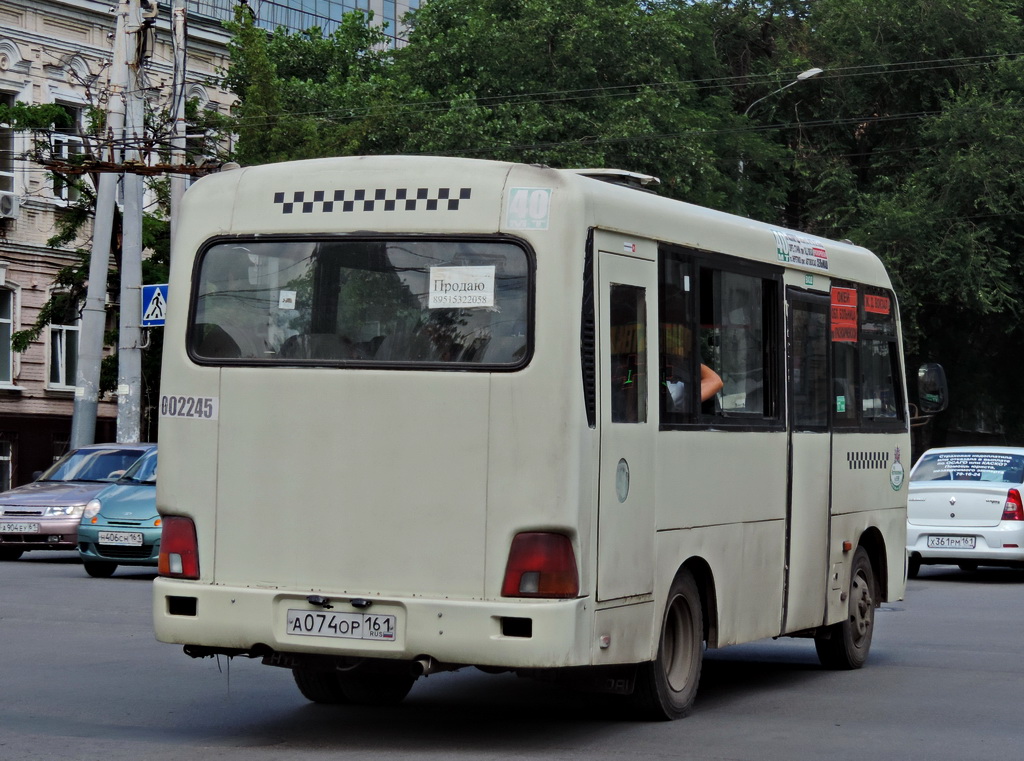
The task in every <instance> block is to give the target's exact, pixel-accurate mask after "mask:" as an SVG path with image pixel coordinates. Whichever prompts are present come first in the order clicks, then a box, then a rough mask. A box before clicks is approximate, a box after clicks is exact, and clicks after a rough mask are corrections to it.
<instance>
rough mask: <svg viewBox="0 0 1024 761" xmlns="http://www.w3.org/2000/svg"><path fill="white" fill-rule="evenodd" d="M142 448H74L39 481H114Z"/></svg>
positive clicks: (135, 458)
mask: <svg viewBox="0 0 1024 761" xmlns="http://www.w3.org/2000/svg"><path fill="white" fill-rule="evenodd" d="M145 451H146V450H144V449H76V450H75V451H74V452H71V453H69V454H67V455H65V456H64V457H62V458H61V459H60V460H58V461H57V462H56V463H54V465H53V466H52V467H51V468H50V469H49V470H47V471H46V472H45V473H43V475H41V476H40V477H39V480H40V481H114V480H116V479H118V478H120V477H121V476H123V475H124V474H125V471H127V470H128V468H129V467H131V465H132V464H133V463H134V462H135V461H136V460H138V459H139V456H140V455H141V454H142V453H143V452H145Z"/></svg>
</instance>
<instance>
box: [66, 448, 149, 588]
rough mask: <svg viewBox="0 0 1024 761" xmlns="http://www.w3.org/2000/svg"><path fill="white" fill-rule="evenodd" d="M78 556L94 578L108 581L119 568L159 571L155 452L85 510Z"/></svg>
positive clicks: (137, 464) (79, 534) (137, 462)
mask: <svg viewBox="0 0 1024 761" xmlns="http://www.w3.org/2000/svg"><path fill="white" fill-rule="evenodd" d="M78 555H79V557H81V558H82V563H83V564H84V565H85V571H86V573H88V574H89V575H90V576H96V577H100V578H106V577H107V576H110V575H111V574H113V573H114V571H116V570H117V567H118V566H119V565H137V566H153V567H156V565H157V561H158V559H159V556H160V516H159V514H157V511H156V449H155V448H154V449H152V450H150V451H149V452H147V453H146V454H145V455H143V456H142V457H140V458H139V459H138V461H136V462H135V464H134V465H132V466H131V467H130V468H128V470H126V471H125V473H124V475H123V476H122V477H121V478H120V479H119V480H118V481H116V482H114V483H113V484H111V485H110V486H108V487H107V488H105V489H104V490H103V491H101V492H100V493H99V494H97V495H96V497H95V498H94V499H93V500H92V501H90V502H89V503H88V504H87V505H86V506H85V512H84V513H83V515H82V523H81V525H80V526H79V527H78Z"/></svg>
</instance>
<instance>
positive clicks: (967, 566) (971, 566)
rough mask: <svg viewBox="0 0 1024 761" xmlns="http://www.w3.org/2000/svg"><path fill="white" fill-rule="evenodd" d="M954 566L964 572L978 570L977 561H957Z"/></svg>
mask: <svg viewBox="0 0 1024 761" xmlns="http://www.w3.org/2000/svg"><path fill="white" fill-rule="evenodd" d="M956 566H957V568H959V569H960V570H961V571H964V572H966V573H974V572H975V571H977V570H978V564H977V563H957V564H956Z"/></svg>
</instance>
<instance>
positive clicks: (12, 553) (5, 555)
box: [0, 547, 25, 561]
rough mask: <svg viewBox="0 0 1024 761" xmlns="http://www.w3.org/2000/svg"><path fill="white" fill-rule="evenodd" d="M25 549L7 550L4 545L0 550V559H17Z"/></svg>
mask: <svg viewBox="0 0 1024 761" xmlns="http://www.w3.org/2000/svg"><path fill="white" fill-rule="evenodd" d="M24 552H25V550H9V549H7V548H6V547H5V548H4V549H2V550H0V561H5V560H17V559H18V558H20V557H21V556H22V555H23V554H24Z"/></svg>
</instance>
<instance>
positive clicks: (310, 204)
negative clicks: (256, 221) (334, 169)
mask: <svg viewBox="0 0 1024 761" xmlns="http://www.w3.org/2000/svg"><path fill="white" fill-rule="evenodd" d="M470 192H471V189H470V188H459V189H458V190H456V189H455V188H438V189H437V190H432V189H431V188H417V189H415V190H413V189H410V188H377V189H375V190H366V189H362V190H333V191H327V190H314V191H308V192H307V191H305V190H296V191H293V192H292V194H291V196H292V197H291V199H290V200H285V199H286V198H287V196H288V194H287V193H285V192H280V191H279V192H276V193H274V203H275V204H280V205H281V213H282V214H293V213H295V212H296V211H299V212H301V213H303V214H312V213H313V212H324V213H328V214H329V213H332V212H334V211H343V212H344V211H377V210H383V211H417V210H419V211H439V210H440V211H445V210H447V211H458V209H459V202H460V201H468V200H469V196H470Z"/></svg>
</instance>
